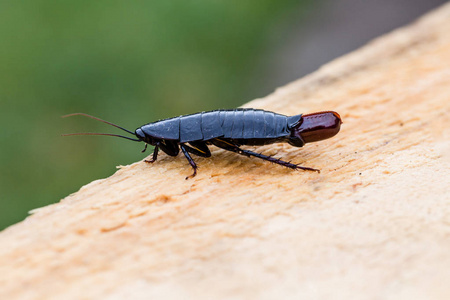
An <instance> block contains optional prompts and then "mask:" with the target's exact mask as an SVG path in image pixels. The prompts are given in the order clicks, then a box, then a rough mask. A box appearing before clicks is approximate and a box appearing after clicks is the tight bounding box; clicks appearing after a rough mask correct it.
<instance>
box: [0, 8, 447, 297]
mask: <svg viewBox="0 0 450 300" xmlns="http://www.w3.org/2000/svg"><path fill="white" fill-rule="evenodd" d="M245 106H246V107H254V108H264V109H269V110H273V111H276V112H279V113H284V114H289V115H292V114H298V113H308V112H315V111H320V110H336V111H338V112H339V113H340V114H341V116H342V118H343V121H344V124H343V125H342V129H341V132H340V133H339V134H338V135H337V136H336V137H335V138H332V139H330V140H327V141H324V142H320V143H315V144H309V145H307V146H306V147H304V148H294V147H291V146H289V145H283V144H280V145H275V146H264V147H259V148H258V149H257V151H262V152H263V153H265V154H271V155H275V156H276V157H283V158H284V159H286V160H293V161H294V162H298V163H302V164H303V165H305V166H309V167H314V168H319V169H321V170H322V173H320V174H317V173H313V172H295V171H291V170H287V169H284V168H281V167H279V166H276V165H272V164H268V163H266V162H263V161H259V160H257V159H249V158H245V157H241V156H238V155H236V154H234V153H226V152H224V151H222V150H219V149H217V148H213V149H212V152H213V157H212V158H211V159H204V158H196V161H197V163H198V164H199V166H200V169H199V174H198V175H197V177H195V178H194V179H191V180H185V179H184V178H185V176H187V175H189V174H190V173H191V169H190V167H189V165H188V164H187V162H186V160H185V158H184V157H182V156H178V157H177V158H171V157H167V156H166V155H164V154H162V155H161V156H160V159H159V161H158V162H157V163H155V164H153V165H147V164H145V163H144V162H142V161H140V162H137V163H134V164H132V165H130V166H124V167H121V168H120V170H119V171H118V172H117V173H116V174H114V175H113V176H111V177H109V178H107V179H103V180H98V181H94V182H92V183H90V184H88V185H86V186H84V187H82V188H81V189H80V190H79V191H78V192H77V193H75V194H73V195H70V196H68V197H67V198H65V199H63V200H62V201H61V202H59V203H57V204H54V205H51V206H47V207H43V208H40V209H37V210H35V211H34V213H33V215H32V216H30V217H29V218H27V219H26V220H25V221H23V222H21V223H19V224H16V225H14V226H12V227H10V228H8V229H6V230H4V231H3V232H2V233H1V234H0V244H1V247H0V274H1V275H0V299H450V284H449V278H450V193H449V192H450V191H449V186H450V171H449V170H450V117H449V116H450V4H449V5H445V6H443V7H441V8H440V9H439V10H437V11H434V12H432V13H430V14H429V15H427V16H426V17H424V18H422V19H420V20H419V21H417V22H415V23H414V24H411V25H410V26H408V27H406V28H403V29H400V30H397V31H395V32H393V33H390V34H388V35H386V36H384V37H381V38H379V39H377V40H375V41H373V42H371V43H369V44H368V45H367V46H365V47H363V48H362V49H360V50H357V51H355V52H354V53H351V54H349V55H346V56H344V57H342V58H340V59H338V60H336V61H333V62H331V63H330V64H328V65H326V66H324V67H323V68H321V69H320V70H319V71H318V72H315V73H313V74H311V75H310V76H307V77H306V78H303V79H301V80H298V81H296V82H293V83H291V84H289V85H287V86H285V87H283V88H280V89H278V90H277V91H276V92H275V93H273V94H272V95H269V96H268V97H266V98H264V99H258V100H255V101H252V102H250V103H248V104H246V105H245ZM139 149H140V148H139ZM139 149H137V150H139ZM66 175H67V176H70V174H66ZM55 200H56V199H55Z"/></svg>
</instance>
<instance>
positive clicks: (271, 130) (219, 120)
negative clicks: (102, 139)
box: [64, 108, 342, 179]
mask: <svg viewBox="0 0 450 300" xmlns="http://www.w3.org/2000/svg"><path fill="white" fill-rule="evenodd" d="M75 115H80V116H85V117H89V118H92V119H94V120H97V121H101V122H103V123H106V124H109V125H112V126H114V127H117V128H119V129H121V130H123V131H125V132H127V133H129V134H131V135H134V136H135V137H136V138H131V137H127V136H122V135H118V134H109V133H71V134H64V135H65V136H67V135H108V136H115V137H120V138H124V139H128V140H132V141H135V142H144V143H145V148H144V150H142V152H145V150H146V149H147V146H148V145H152V146H154V147H155V149H154V151H153V156H152V158H151V159H150V160H145V162H147V163H153V162H155V161H156V159H157V158H158V151H159V149H161V150H162V151H163V152H165V153H166V154H168V155H170V156H177V155H178V153H179V152H180V149H181V151H182V152H183V154H184V156H185V157H186V159H187V160H188V162H189V164H190V165H191V167H192V168H193V169H194V173H193V174H192V175H190V176H188V177H186V179H188V178H192V177H194V176H195V175H196V174H197V168H198V167H197V164H196V163H195V161H194V160H193V159H192V157H191V155H190V154H194V155H197V156H201V157H210V156H211V152H210V150H209V148H208V145H214V146H217V147H219V148H222V149H224V150H227V151H232V152H235V153H238V154H241V155H244V156H247V157H251V156H254V157H257V158H260V159H263V160H267V161H269V162H272V163H275V164H278V165H281V166H283V167H287V168H290V169H294V170H305V171H315V172H320V170H318V169H313V168H308V167H303V166H300V165H297V164H293V163H291V162H286V161H283V160H281V159H276V158H274V157H272V156H266V155H263V154H261V153H255V152H252V151H249V150H245V149H242V148H241V146H243V145H251V146H260V145H267V144H273V143H284V142H287V143H289V144H290V145H292V146H294V147H303V145H305V144H306V143H311V142H317V141H321V140H324V139H328V138H331V137H333V136H335V135H336V134H337V133H338V132H339V129H340V127H341V124H342V120H341V117H340V116H339V114H338V113H337V112H334V111H322V112H316V113H311V114H305V115H302V114H299V115H295V116H285V115H281V114H277V113H274V112H271V111H265V110H261V109H252V108H238V109H232V110H213V111H208V112H200V113H195V114H191V115H184V116H179V117H174V118H170V119H164V120H159V121H156V122H152V123H148V124H146V125H143V126H141V127H139V128H137V129H136V130H135V131H134V132H132V131H130V130H128V129H125V128H123V127H121V126H118V125H116V124H113V123H111V122H108V121H105V120H102V119H100V118H97V117H94V116H91V115H88V114H84V113H74V114H70V115H66V116H64V117H69V116H75Z"/></svg>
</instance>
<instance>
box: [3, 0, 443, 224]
mask: <svg viewBox="0 0 450 300" xmlns="http://www.w3.org/2000/svg"><path fill="white" fill-rule="evenodd" d="M443 2H445V1H444V0H427V1H423V0H396V1H391V0H365V1H362V0H333V1H332V0H320V1H313V0H247V1H233V0H228V1H224V0H222V1H210V0H171V1H167V0H153V1H152V0H150V1H114V0H109V1H105V0H89V1H86V0H77V1H70V0H67V1H57V0H14V1H12V0H2V1H0V126H1V128H2V130H1V131H0V163H1V171H0V230H1V229H2V228H4V227H6V226H8V225H10V224H13V223H16V222H18V221H20V220H22V219H23V218H25V217H26V215H27V213H28V211H29V210H31V209H33V208H37V207H41V206H44V205H47V204H51V203H55V202H58V201H59V200H60V199H61V198H64V197H65V196H67V195H68V194H70V193H73V192H76V191H77V190H78V189H79V188H80V187H81V186H82V185H84V184H87V183H89V182H91V181H92V180H95V179H99V178H105V177H107V176H110V175H111V174H113V173H114V172H115V171H116V166H117V165H126V164H130V163H133V162H135V161H138V160H141V159H143V158H144V157H145V156H144V155H143V154H141V153H140V150H141V149H142V145H140V144H136V143H133V142H128V141H125V140H121V139H120V140H119V139H114V138H111V137H87V136H84V137H61V136H60V135H61V134H62V133H71V132H89V131H90V132H110V133H121V132H119V130H117V129H115V128H112V127H109V126H107V125H105V124H102V123H99V122H95V121H93V120H90V119H87V118H82V117H73V118H68V119H61V118H60V116H62V115H64V114H68V113H74V112H85V113H89V114H92V115H95V116H98V117H100V118H104V119H106V120H109V121H112V122H115V123H117V124H119V125H121V126H124V127H126V128H128V129H131V130H134V129H135V128H136V127H138V126H140V125H142V124H144V123H147V122H150V121H154V120H157V119H162V118H167V117H171V116H176V115H180V114H188V113H194V112H198V111H203V110H212V109H218V108H234V107H237V106H240V105H242V104H243V103H245V102H248V101H249V100H251V99H254V98H258V97H263V96H265V95H267V94H268V93H270V92H272V91H273V90H274V89H275V88H276V87H278V86H281V85H284V84H286V83H288V82H289V81H292V80H295V79H297V78H299V77H301V76H302V75H304V74H307V73H309V72H311V71H313V70H314V69H316V68H317V67H319V66H320V65H321V64H323V63H325V62H328V61H329V60H331V59H332V58H334V57H336V56H340V55H342V54H344V53H347V52H349V51H351V50H353V49H356V48H358V47H359V46H361V45H363V44H364V43H366V42H367V41H368V40H370V39H371V38H373V37H376V36H378V35H380V34H383V33H385V32H388V31H390V30H392V29H393V28H396V27H398V26H401V25H404V24H407V23H409V22H411V21H412V20H414V19H415V18H416V17H417V16H419V15H421V14H423V13H424V12H426V11H427V10H429V9H431V8H432V7H436V6H438V5H439V4H441V3H443ZM327 109H332V108H327ZM150 151H151V150H150ZM150 151H149V152H147V153H146V155H148V154H149V153H151V152H150Z"/></svg>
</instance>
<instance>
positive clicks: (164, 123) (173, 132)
mask: <svg viewBox="0 0 450 300" xmlns="http://www.w3.org/2000/svg"><path fill="white" fill-rule="evenodd" d="M141 129H142V131H143V132H144V133H145V134H146V135H149V136H152V137H154V138H157V139H163V140H178V139H179V138H180V117H176V118H171V119H165V120H161V121H156V122H153V123H149V124H147V125H144V126H142V127H141Z"/></svg>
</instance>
